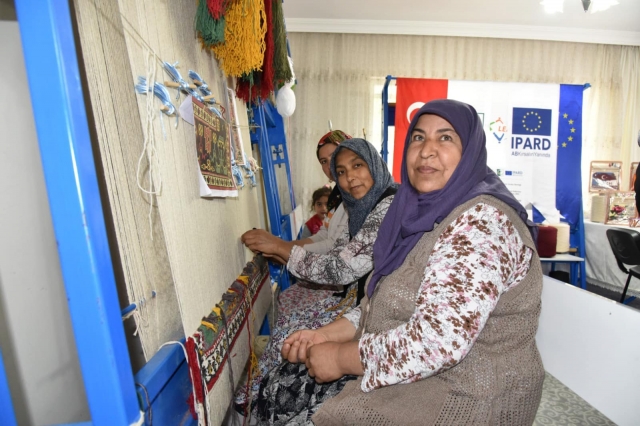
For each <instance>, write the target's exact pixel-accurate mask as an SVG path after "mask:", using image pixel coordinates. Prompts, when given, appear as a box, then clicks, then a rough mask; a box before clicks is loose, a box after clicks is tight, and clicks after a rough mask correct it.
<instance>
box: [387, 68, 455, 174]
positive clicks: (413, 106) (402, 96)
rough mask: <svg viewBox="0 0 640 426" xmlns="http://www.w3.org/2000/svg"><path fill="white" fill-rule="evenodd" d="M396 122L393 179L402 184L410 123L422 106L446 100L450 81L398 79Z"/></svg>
mask: <svg viewBox="0 0 640 426" xmlns="http://www.w3.org/2000/svg"><path fill="white" fill-rule="evenodd" d="M396 87H397V89H396V90H397V92H396V121H395V126H396V129H395V139H394V147H393V177H394V179H395V180H396V182H400V167H401V165H402V153H403V151H404V141H405V138H406V137H407V130H408V129H409V123H410V122H411V119H412V118H413V116H414V114H415V113H416V111H417V110H418V109H420V107H422V105H424V104H425V103H427V102H429V101H432V100H434V99H446V98H447V92H448V87H449V83H448V80H437V79H424V78H398V79H397V80H396Z"/></svg>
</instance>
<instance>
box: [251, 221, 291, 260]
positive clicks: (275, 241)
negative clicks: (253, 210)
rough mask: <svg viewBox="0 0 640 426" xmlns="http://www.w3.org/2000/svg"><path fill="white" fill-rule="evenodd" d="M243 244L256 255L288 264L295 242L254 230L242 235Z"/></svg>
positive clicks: (262, 230) (261, 230)
mask: <svg viewBox="0 0 640 426" xmlns="http://www.w3.org/2000/svg"><path fill="white" fill-rule="evenodd" d="M241 240H242V243H243V244H244V245H245V246H247V247H248V248H249V250H251V251H252V252H254V253H258V252H259V253H262V254H263V255H264V256H265V257H270V258H272V259H275V260H277V261H278V262H280V263H283V264H286V263H287V261H288V260H289V254H290V253H291V248H292V247H293V246H294V243H293V242H289V241H284V240H282V239H280V238H278V237H276V236H275V235H272V234H270V233H269V232H267V231H265V230H264V229H253V230H251V231H247V232H245V233H244V234H242V237H241Z"/></svg>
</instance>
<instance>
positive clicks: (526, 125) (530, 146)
mask: <svg viewBox="0 0 640 426" xmlns="http://www.w3.org/2000/svg"><path fill="white" fill-rule="evenodd" d="M512 127H513V129H512V131H511V133H512V134H513V135H526V137H521V136H512V137H511V148H512V149H521V150H535V151H548V150H549V149H550V148H551V140H550V139H549V138H544V137H540V136H551V110H550V109H540V108H514V109H513V124H512Z"/></svg>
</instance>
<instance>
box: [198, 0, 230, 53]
mask: <svg viewBox="0 0 640 426" xmlns="http://www.w3.org/2000/svg"><path fill="white" fill-rule="evenodd" d="M195 21H196V22H195V26H196V32H197V33H198V36H199V37H200V40H201V41H202V44H203V46H204V47H206V48H207V49H210V48H211V47H213V46H215V45H216V44H220V43H224V28H225V19H224V16H223V15H220V16H219V17H218V18H214V17H213V16H212V14H211V12H210V10H209V8H208V7H207V0H199V1H198V9H197V10H196V19H195Z"/></svg>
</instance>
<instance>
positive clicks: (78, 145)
mask: <svg viewBox="0 0 640 426" xmlns="http://www.w3.org/2000/svg"><path fill="white" fill-rule="evenodd" d="M15 4H16V10H17V14H18V23H19V26H20V33H21V37H22V45H23V49H24V57H25V64H26V68H27V77H28V81H29V88H30V93H31V102H32V106H33V114H34V118H35V124H36V131H37V134H38V142H39V145H40V152H41V157H42V166H43V170H44V176H45V182H46V186H47V193H48V196H49V204H50V207H51V217H52V220H53V226H54V231H55V236H56V240H57V243H58V253H59V256H60V266H61V269H62V275H63V278H64V283H65V288H66V292H67V298H68V301H69V313H70V315H71V321H72V326H73V331H74V335H75V339H76V345H77V348H78V357H79V360H80V368H81V370H82V376H83V379H84V385H85V390H86V394H87V400H88V402H89V410H90V412H91V420H92V423H93V424H94V425H129V424H132V423H135V422H137V421H138V420H139V419H140V411H139V408H138V402H137V398H136V393H135V387H134V382H133V374H132V371H131V364H130V361H129V355H128V352H127V346H126V341H125V337H124V330H123V327H122V318H121V316H120V308H119V304H118V297H117V293H116V286H115V279H114V275H113V267H112V264H111V257H110V253H109V246H108V242H107V235H106V230H105V224H104V216H103V211H102V204H101V201H100V193H99V190H98V182H97V176H96V168H95V164H94V157H93V151H92V148H91V140H90V137H89V129H88V123H87V116H86V111H85V104H84V96H83V93H82V87H81V83H80V72H79V68H78V61H77V53H76V47H75V43H74V38H73V31H72V26H71V15H70V10H69V4H68V2H66V1H55V0H16V2H15Z"/></svg>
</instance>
